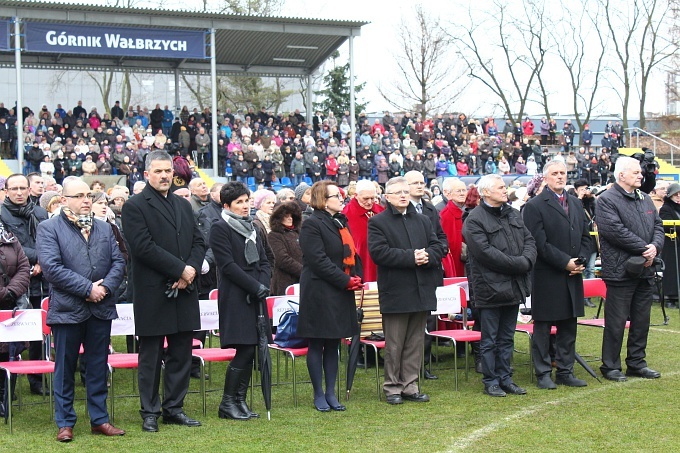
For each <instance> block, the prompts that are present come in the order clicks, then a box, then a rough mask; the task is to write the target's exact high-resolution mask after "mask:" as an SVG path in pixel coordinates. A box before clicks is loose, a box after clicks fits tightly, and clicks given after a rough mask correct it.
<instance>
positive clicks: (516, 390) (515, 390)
mask: <svg viewBox="0 0 680 453" xmlns="http://www.w3.org/2000/svg"><path fill="white" fill-rule="evenodd" d="M500 387H501V389H503V391H504V392H505V393H509V394H511V395H526V394H527V391H526V390H525V389H523V388H522V387H520V386H519V385H517V384H515V383H514V382H511V383H509V384H508V385H501V386H500Z"/></svg>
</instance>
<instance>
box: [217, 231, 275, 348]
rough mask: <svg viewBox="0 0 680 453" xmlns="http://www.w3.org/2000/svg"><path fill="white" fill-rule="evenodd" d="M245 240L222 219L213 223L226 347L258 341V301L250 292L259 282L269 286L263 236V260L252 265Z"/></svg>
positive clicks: (222, 341) (222, 339)
mask: <svg viewBox="0 0 680 453" xmlns="http://www.w3.org/2000/svg"><path fill="white" fill-rule="evenodd" d="M245 241H246V240H245V238H244V237H243V236H241V235H240V234H238V233H237V232H236V231H234V229H233V228H231V227H230V226H229V225H228V224H227V222H225V221H224V220H223V219H219V220H217V221H216V222H214V223H213V224H212V226H211V227H210V239H209V242H208V244H209V246H210V248H211V249H212V251H213V255H215V264H216V266H217V280H218V281H219V285H218V293H219V298H218V301H217V305H218V309H219V314H220V345H221V346H222V347H223V348H229V347H234V346H236V345H243V344H249V345H253V344H257V325H256V324H257V316H258V309H259V305H258V301H257V300H256V298H255V297H251V298H248V295H252V296H254V295H255V294H256V293H257V290H258V289H259V287H260V284H262V285H265V286H267V287H268V286H269V280H270V278H271V269H270V267H269V261H267V255H266V254H265V251H264V247H263V245H262V241H261V239H260V236H259V235H258V236H257V252H258V254H259V255H260V260H259V261H256V262H254V263H253V264H250V265H249V264H248V263H247V262H246V258H245V248H246V242H245ZM251 299H252V300H251ZM265 315H266V313H265Z"/></svg>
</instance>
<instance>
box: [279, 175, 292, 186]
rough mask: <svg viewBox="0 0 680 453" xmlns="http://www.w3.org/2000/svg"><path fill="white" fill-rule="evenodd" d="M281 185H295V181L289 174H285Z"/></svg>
mask: <svg viewBox="0 0 680 453" xmlns="http://www.w3.org/2000/svg"><path fill="white" fill-rule="evenodd" d="M281 185H282V186H283V187H293V181H291V180H290V178H289V177H288V176H284V177H283V178H281Z"/></svg>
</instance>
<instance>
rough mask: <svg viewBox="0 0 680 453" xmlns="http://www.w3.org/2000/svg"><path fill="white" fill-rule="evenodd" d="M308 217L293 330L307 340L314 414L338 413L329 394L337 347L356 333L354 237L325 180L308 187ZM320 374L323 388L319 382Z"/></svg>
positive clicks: (339, 408) (357, 273)
mask: <svg viewBox="0 0 680 453" xmlns="http://www.w3.org/2000/svg"><path fill="white" fill-rule="evenodd" d="M311 198H312V199H311V202H310V205H311V206H312V207H313V208H314V212H312V215H311V216H310V217H309V218H308V219H307V220H305V222H304V223H303V224H302V229H301V231H300V246H301V248H302V274H301V276H300V318H299V321H298V328H297V334H298V336H300V337H303V338H308V339H309V352H308V354H307V369H308V370H309V376H310V378H311V380H312V386H313V388H314V406H315V407H316V409H317V410H318V411H320V412H329V411H330V410H331V409H333V410H334V411H344V410H345V406H343V405H342V404H340V402H339V401H338V399H337V397H336V395H335V382H336V379H337V376H338V346H339V345H340V339H341V338H347V337H351V336H353V335H355V334H356V333H358V325H357V314H356V303H355V300H354V291H356V290H359V289H361V288H362V287H363V284H362V281H361V275H362V268H361V260H360V258H359V255H358V254H357V253H356V250H355V248H354V240H353V239H352V236H351V234H350V231H349V228H348V227H347V217H345V216H344V215H343V214H342V213H341V211H342V208H343V204H342V195H341V194H340V190H339V189H338V186H336V185H335V184H334V183H333V182H331V181H319V182H317V183H315V184H314V186H312V197H311ZM323 374H325V378H326V379H325V383H326V390H325V392H324V389H323V386H322V382H321V380H322V375H323Z"/></svg>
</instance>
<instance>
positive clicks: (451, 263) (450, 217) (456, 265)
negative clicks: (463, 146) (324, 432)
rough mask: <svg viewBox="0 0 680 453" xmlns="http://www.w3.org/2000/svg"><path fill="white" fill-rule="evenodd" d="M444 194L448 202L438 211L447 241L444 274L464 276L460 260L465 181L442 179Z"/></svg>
mask: <svg viewBox="0 0 680 453" xmlns="http://www.w3.org/2000/svg"><path fill="white" fill-rule="evenodd" d="M443 191H444V196H445V197H446V199H447V200H449V201H448V203H446V206H445V207H444V209H442V211H441V212H440V213H439V217H440V219H441V224H442V230H444V233H445V234H446V238H447V239H448V241H449V255H448V256H445V257H444V260H443V264H444V275H445V276H446V277H464V276H465V265H464V263H463V261H462V260H461V252H462V250H463V213H464V212H465V198H466V196H467V189H466V187H465V183H464V182H462V181H460V180H459V179H457V178H448V179H445V180H444V187H443Z"/></svg>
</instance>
